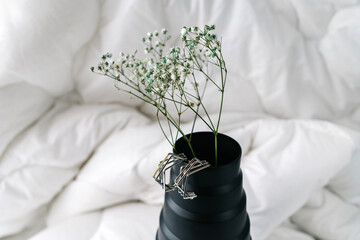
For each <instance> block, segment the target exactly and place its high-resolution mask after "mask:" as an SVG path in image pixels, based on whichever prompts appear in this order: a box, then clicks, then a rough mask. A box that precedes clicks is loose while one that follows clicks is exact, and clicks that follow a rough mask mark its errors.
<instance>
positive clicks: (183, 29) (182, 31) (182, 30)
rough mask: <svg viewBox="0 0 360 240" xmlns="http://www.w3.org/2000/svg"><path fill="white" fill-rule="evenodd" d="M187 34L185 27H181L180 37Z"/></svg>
mask: <svg viewBox="0 0 360 240" xmlns="http://www.w3.org/2000/svg"><path fill="white" fill-rule="evenodd" d="M187 32H188V31H187V29H186V27H183V28H182V29H181V31H180V33H181V35H185V34H187Z"/></svg>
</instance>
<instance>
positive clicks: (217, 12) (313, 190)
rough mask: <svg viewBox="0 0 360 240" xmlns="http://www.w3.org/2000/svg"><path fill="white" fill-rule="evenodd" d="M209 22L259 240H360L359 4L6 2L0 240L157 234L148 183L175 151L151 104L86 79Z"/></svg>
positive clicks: (280, 0)
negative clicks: (157, 37)
mask: <svg viewBox="0 0 360 240" xmlns="http://www.w3.org/2000/svg"><path fill="white" fill-rule="evenodd" d="M213 23H214V24H216V26H217V33H218V34H219V35H221V36H222V41H223V52H224V57H225V60H226V62H227V65H228V70H229V78H228V82H227V84H228V85H227V88H226V97H225V112H224V115H223V119H222V129H221V132H223V133H226V134H228V135H230V136H232V137H233V138H235V139H236V140H238V141H239V143H240V144H241V146H242V148H243V158H242V169H243V172H244V187H245V191H246V194H247V199H248V212H249V215H250V220H251V224H252V225H251V234H252V237H253V239H254V240H288V239H292V240H293V239H294V240H315V239H321V240H359V239H360V67H359V66H360V2H359V1H352V0H319V1H311V0H302V1H298V0H291V1H286V0H277V1H275V0H271V1H260V0H229V1H219V0H212V1H209V0H195V1H190V0H183V1H176V0H147V1H140V0H132V1H125V0H121V1H117V0H104V1H95V0H78V1H70V0H62V1H46V0H34V1H31V2H30V1H25V0H13V1H6V2H5V1H3V2H2V3H1V7H0V56H1V61H0V119H1V120H0V239H4V240H5V239H6V240H10V239H11V240H15V239H17V240H21V239H31V240H49V239H51V240H57V239H59V240H60V239H66V240H82V239H84V240H85V239H86V240H87V239H91V240H100V239H114V240H115V239H121V240H128V239H129V240H146V239H149V240H150V239H154V236H155V232H156V229H157V227H158V216H159V212H160V209H161V204H162V201H163V191H162V190H161V188H160V187H159V186H158V185H157V183H156V182H155V181H154V180H153V179H152V174H153V171H154V169H155V167H156V166H157V163H158V161H159V160H160V159H162V158H163V157H164V156H165V155H166V153H167V152H169V151H171V147H170V146H169V145H168V143H167V142H166V140H165V139H164V137H163V136H162V134H161V131H160V130H159V128H158V125H157V123H156V121H155V120H154V119H152V118H151V109H150V108H149V107H148V106H146V105H144V104H143V103H142V102H139V101H138V100H136V99H132V98H130V97H129V96H127V95H125V94H123V93H120V92H118V91H116V90H115V88H114V87H113V82H112V81H111V80H109V79H104V78H103V77H101V76H98V75H95V74H92V73H91V72H90V70H89V68H90V67H91V66H93V65H96V64H97V62H98V60H99V57H100V56H101V54H103V53H106V52H108V51H109V52H113V53H117V52H120V51H124V52H132V51H133V50H134V49H141V48H142V46H141V37H142V36H143V35H145V34H146V33H147V32H148V31H153V30H160V29H162V28H167V29H168V30H169V33H170V34H172V35H173V36H174V37H175V36H178V35H179V34H180V33H179V30H180V29H181V27H182V26H183V25H187V26H193V25H199V26H201V25H204V24H213ZM172 43H173V44H176V42H175V41H172ZM208 90H209V95H208V97H205V103H206V104H208V105H209V106H210V108H209V112H210V113H212V114H215V113H216V112H217V108H216V104H215V103H216V102H214V101H215V100H214V98H211V93H213V92H214V91H215V89H208ZM185 127H186V128H187V129H188V130H189V129H190V127H191V125H189V124H187V125H185ZM204 129H205V127H204V126H202V125H201V124H199V125H198V126H197V130H204Z"/></svg>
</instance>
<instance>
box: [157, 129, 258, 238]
mask: <svg viewBox="0 0 360 240" xmlns="http://www.w3.org/2000/svg"><path fill="white" fill-rule="evenodd" d="M188 136H189V135H188ZM191 143H192V146H193V149H194V152H195V155H196V157H197V158H198V159H200V160H207V161H208V162H210V163H211V165H212V166H211V167H209V168H206V169H204V170H202V171H200V172H197V173H195V174H193V175H190V176H189V179H188V185H187V190H188V191H192V192H195V194H196V195H197V197H196V198H194V199H192V200H189V199H183V197H182V196H181V195H180V194H179V193H178V192H177V190H175V191H172V192H167V193H165V203H164V206H163V208H162V210H161V213H160V226H159V229H158V231H157V234H156V239H157V240H202V239H204V240H212V239H214V240H228V239H229V240H230V239H231V240H234V239H237V240H251V237H250V221H249V217H248V214H247V211H246V196H245V192H244V190H243V182H242V179H243V177H242V171H241V169H240V158H241V147H240V145H239V144H238V143H237V142H236V141H235V140H234V139H232V138H230V137H229V136H226V135H223V134H218V166H217V167H215V166H214V165H215V163H214V162H215V161H214V156H215V154H214V134H213V133H212V132H196V133H193V135H192V138H191ZM175 149H176V153H184V154H185V155H186V156H187V158H188V159H192V154H191V152H190V149H189V147H188V144H187V142H186V141H185V140H184V139H183V138H180V139H179V140H177V142H176V144H175ZM181 165H185V163H184V164H178V165H176V166H174V167H172V169H171V172H170V181H172V182H173V181H174V179H175V177H176V176H177V175H178V174H179V171H180V167H181Z"/></svg>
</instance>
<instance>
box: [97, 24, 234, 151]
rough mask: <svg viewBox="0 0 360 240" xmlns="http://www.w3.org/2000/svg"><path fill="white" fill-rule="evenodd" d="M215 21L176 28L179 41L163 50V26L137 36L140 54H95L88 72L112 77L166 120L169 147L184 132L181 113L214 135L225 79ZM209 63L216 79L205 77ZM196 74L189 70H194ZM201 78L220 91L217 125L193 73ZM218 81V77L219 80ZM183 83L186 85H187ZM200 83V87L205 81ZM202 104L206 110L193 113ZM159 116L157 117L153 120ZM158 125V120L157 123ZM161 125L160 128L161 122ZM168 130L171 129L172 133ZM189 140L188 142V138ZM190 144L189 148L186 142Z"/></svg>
mask: <svg viewBox="0 0 360 240" xmlns="http://www.w3.org/2000/svg"><path fill="white" fill-rule="evenodd" d="M214 29H215V25H211V26H208V25H205V26H204V28H202V29H200V28H198V27H183V28H182V30H181V40H182V44H181V45H180V46H176V47H172V48H169V49H167V46H166V44H167V41H168V40H169V39H170V38H171V37H170V36H169V35H168V32H167V30H166V29H163V30H161V31H160V32H158V31H154V32H149V33H147V35H146V36H145V37H143V38H142V42H143V44H144V54H145V55H146V57H145V58H142V59H140V58H138V57H137V51H135V52H134V53H133V54H125V53H120V58H119V59H118V60H114V59H113V58H112V57H113V56H112V54H111V53H106V54H104V55H103V56H102V57H101V61H100V62H99V64H98V66H97V68H95V67H91V71H93V72H96V73H98V74H102V75H105V76H108V77H110V78H112V79H114V80H115V82H116V83H117V84H116V85H115V86H116V87H117V88H118V89H119V90H122V91H125V92H127V93H129V94H131V95H133V96H135V97H137V98H140V99H141V100H143V101H145V102H146V103H149V104H151V105H153V106H154V107H156V109H157V114H156V117H157V118H158V114H159V113H160V114H162V115H163V116H165V118H166V119H167V120H168V123H169V124H168V125H169V127H175V128H176V137H175V138H174V136H171V137H167V136H166V134H165V133H164V131H163V133H164V134H165V137H166V138H167V139H168V141H169V142H170V143H171V144H172V145H173V143H174V142H175V140H176V138H177V134H178V133H180V134H181V135H182V136H185V135H186V134H185V133H183V132H182V130H181V126H180V125H181V114H182V113H184V112H185V111H186V110H188V109H190V110H191V111H192V112H193V113H194V115H195V118H194V122H193V125H195V121H196V119H197V118H200V119H201V120H203V121H204V122H205V123H206V124H207V126H208V127H209V128H210V129H211V130H212V131H213V132H214V134H215V136H216V135H217V132H218V128H219V122H220V117H221V111H222V103H223V95H224V87H225V82H226V74H227V70H226V66H225V62H224V60H223V57H222V53H221V42H220V41H219V40H218V39H217V36H216V35H215V34H213V33H212V31H213V30H214ZM209 64H211V65H212V66H216V67H218V68H219V70H220V77H219V78H218V79H213V78H212V77H210V76H209V75H208V71H207V68H208V67H209ZM196 72H197V73H200V74H197V75H196V74H195V73H196ZM199 75H200V76H202V77H203V78H204V79H205V81H206V82H207V81H210V82H211V83H213V84H214V85H215V86H216V87H217V88H218V89H219V90H220V92H221V105H220V111H219V119H218V122H217V124H216V123H213V122H212V120H211V118H210V117H209V115H208V114H207V111H206V108H205V106H204V105H203V103H202V97H203V96H204V92H205V88H204V89H200V87H199V83H198V80H197V79H196V77H195V76H199ZM219 79H220V81H219ZM186 86H191V88H192V89H188V88H187V87H186ZM205 86H206V85H205ZM168 104H172V105H173V106H174V107H175V109H176V111H177V115H176V116H173V115H171V113H170V112H169V111H168V110H167V106H168ZM200 108H202V109H203V112H205V113H206V117H203V116H201V115H200V113H199V109H200ZM158 119H159V118H158ZM159 124H160V121H159ZM160 127H161V129H162V130H163V128H162V126H161V124H160ZM170 132H171V133H172V132H173V131H171V129H170ZM189 144H190V141H189ZM190 148H191V146H190Z"/></svg>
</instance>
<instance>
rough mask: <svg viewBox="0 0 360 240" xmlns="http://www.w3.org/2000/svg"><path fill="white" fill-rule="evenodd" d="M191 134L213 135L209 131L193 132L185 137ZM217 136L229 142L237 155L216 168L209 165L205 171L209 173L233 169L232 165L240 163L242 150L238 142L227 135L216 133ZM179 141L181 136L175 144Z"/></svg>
mask: <svg viewBox="0 0 360 240" xmlns="http://www.w3.org/2000/svg"><path fill="white" fill-rule="evenodd" d="M191 134H193V135H194V134H196V135H204V134H214V133H213V132H211V131H199V132H193V133H189V134H186V136H189V135H191ZM219 135H220V136H222V137H223V138H227V139H228V140H231V142H232V144H234V146H235V147H236V148H237V150H235V151H238V154H237V155H236V156H235V157H234V158H233V159H231V161H229V162H227V163H225V164H223V165H220V164H218V166H213V165H211V166H210V167H209V168H207V171H209V170H211V171H214V170H220V169H226V168H230V167H233V165H236V163H237V162H238V161H240V159H241V155H242V148H241V146H240V144H239V143H238V141H236V140H235V139H234V138H232V137H230V136H229V135H226V134H224V133H218V136H219ZM180 139H183V136H181V137H180V138H179V139H177V140H176V142H177V141H178V140H180ZM175 144H176V143H175ZM199 160H207V159H199Z"/></svg>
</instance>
